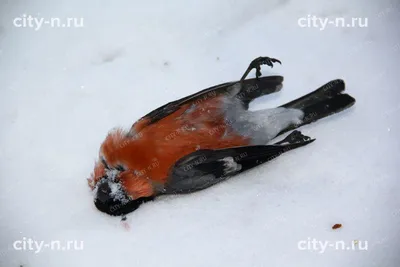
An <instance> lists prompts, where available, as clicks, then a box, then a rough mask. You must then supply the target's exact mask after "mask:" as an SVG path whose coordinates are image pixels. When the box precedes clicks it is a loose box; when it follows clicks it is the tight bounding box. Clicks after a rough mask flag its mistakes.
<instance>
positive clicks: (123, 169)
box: [115, 165, 125, 172]
mask: <svg viewBox="0 0 400 267" xmlns="http://www.w3.org/2000/svg"><path fill="white" fill-rule="evenodd" d="M115 169H117V170H118V171H120V172H123V171H125V168H124V166H122V165H117V166H116V167H115Z"/></svg>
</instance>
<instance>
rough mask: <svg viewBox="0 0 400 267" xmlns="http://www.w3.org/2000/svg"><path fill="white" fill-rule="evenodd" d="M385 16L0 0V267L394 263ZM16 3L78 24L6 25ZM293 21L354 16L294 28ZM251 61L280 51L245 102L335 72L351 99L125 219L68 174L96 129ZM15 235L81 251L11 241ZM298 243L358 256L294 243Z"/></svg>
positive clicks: (289, 0) (79, 168)
mask: <svg viewBox="0 0 400 267" xmlns="http://www.w3.org/2000/svg"><path fill="white" fill-rule="evenodd" d="M399 12H400V3H399V2H398V1H396V0H394V1H386V0H382V1H372V0H369V1H367V0H364V1H362V0H356V1H347V0H340V1H328V0H324V1H316V0H314V1H312V0H303V1H295V0H247V1H245V0H243V1H235V0H219V1H215V0H202V1H194V0H171V1H163V0H152V1H136V0H130V1H129V0H119V1H117V0H116V1H110V0H107V1H106V0H97V1H95V0H86V1H82V0H57V1H55V0H32V1H28V0H0V93H1V94H0V167H1V171H0V181H1V184H0V205H1V206H0V249H1V250H0V251H1V252H0V266H1V267H20V266H23V267H47V266H52V267H63V266H96V267H110V266H118V267H119V266H122V267H123V266H130V267H131V266H140V267H146V266H165V267H169V266H173V267H179V266H191V267H197V266H199V267H200V266H201V267H203V266H208V267H213V266H232V267H239V266H240V267H251V266H280V267H291V266H296V267H302V266H304V267H309V266H324V267H330V266H332V267H337V266H362V267H370V266H377V267H398V266H400V241H399V240H400V239H399V238H400V233H399V231H400V192H399V191H400V182H399V179H400V175H399V173H398V172H399V170H400V167H399V164H400V162H399V159H400V155H399V149H400V146H399V144H400V142H399V140H400V135H399V131H400V128H399V112H400V103H399V96H400V93H399V91H400V88H399V83H398V80H399V74H400V73H399V61H400V31H399V28H398V27H399V23H400V16H399V15H400V13H399ZM22 14H28V15H33V16H36V17H44V18H51V17H60V18H65V17H78V18H80V17H82V18H84V27H82V28H51V27H45V26H43V27H42V28H41V29H40V30H38V31H35V30H34V29H32V28H17V27H14V26H13V20H14V18H16V17H19V16H22ZM307 15H317V16H320V17H328V18H335V17H345V18H350V19H351V17H367V18H368V27H366V28H360V27H358V28H341V27H333V26H329V25H328V26H327V28H326V29H325V30H322V31H321V30H319V29H318V28H302V27H299V25H298V19H299V18H302V17H307ZM258 56H271V57H276V58H278V59H280V60H282V62H283V64H282V66H279V65H276V66H275V67H274V68H273V69H269V68H268V67H263V69H262V72H263V74H264V75H268V74H280V75H283V76H284V77H285V82H284V87H283V89H282V91H281V92H279V93H277V94H274V95H270V96H267V97H265V98H263V99H259V100H257V101H256V102H254V103H253V105H252V106H251V108H252V109H261V108H266V107H274V106H276V105H279V104H283V103H285V102H287V101H290V100H292V99H294V98H297V97H299V96H301V95H304V94H306V93H308V92H310V91H311V90H314V89H316V88H317V87H319V86H321V85H322V84H324V83H326V82H328V81H330V80H332V79H335V78H343V79H344V80H345V81H346V90H347V92H348V93H349V94H351V95H352V96H354V97H355V98H356V100H357V103H356V105H355V106H354V107H352V108H351V109H350V110H347V111H345V112H342V113H340V114H337V115H335V116H332V117H330V118H327V119H324V120H321V121H319V122H318V123H314V124H312V125H309V126H306V127H302V132H303V133H304V134H306V135H309V136H311V137H315V138H316V139H317V140H316V142H314V143H313V144H311V145H309V146H307V147H303V148H300V149H297V150H295V151H291V152H288V153H286V154H284V155H282V156H281V157H279V158H277V159H276V160H274V161H272V162H270V163H267V164H265V165H263V166H261V167H258V168H256V169H254V170H252V171H249V172H247V173H244V174H242V175H239V176H236V177H235V178H232V179H231V180H229V181H226V182H224V183H221V184H219V185H216V186H214V187H212V188H210V189H207V190H204V191H202V192H199V193H196V194H191V195H184V196H169V197H161V198H158V199H157V200H156V201H154V202H151V203H147V204H144V205H142V206H141V207H140V208H139V209H138V210H136V211H134V212H133V213H131V214H129V215H128V218H127V220H126V222H125V223H122V222H121V220H120V218H116V217H111V216H108V215H106V214H103V213H101V212H99V211H98V210H96V208H95V207H94V205H93V198H92V195H91V192H90V190H89V188H88V186H87V181H86V178H87V177H89V174H90V172H91V171H92V170H93V164H94V160H95V159H96V156H97V153H98V149H99V146H100V144H101V142H102V140H103V139H104V138H105V136H106V134H107V132H108V131H109V130H110V129H112V128H113V127H116V126H123V127H125V128H129V127H130V126H131V124H132V123H133V122H134V121H135V120H136V119H138V118H139V117H141V116H142V115H144V114H145V113H147V112H149V111H151V110H152V109H154V108H156V107H158V106H160V105H162V104H164V103H166V102H168V101H171V100H175V99H177V98H180V97H183V96H186V95H188V94H191V93H194V92H196V91H198V90H200V89H203V88H205V87H208V86H211V85H214V84H219V83H223V82H227V81H232V80H237V79H239V78H240V77H241V75H242V74H243V72H244V70H245V69H246V68H247V66H248V64H249V62H250V61H251V60H252V59H254V58H255V57H258ZM252 76H254V72H252ZM335 223H341V224H342V228H340V229H337V230H332V225H334V224H335ZM24 237H25V238H32V239H34V240H37V241H44V242H50V241H52V240H60V241H62V242H64V241H67V240H78V241H83V242H84V248H83V250H79V251H53V250H50V249H43V250H42V251H41V252H40V253H35V252H34V251H29V250H25V251H22V250H21V251H17V250H15V249H14V248H13V243H14V242H15V241H17V240H22V239H23V238H24ZM308 238H310V239H314V238H315V239H317V240H322V241H338V240H343V241H345V242H347V243H351V242H352V241H353V240H360V241H368V250H363V251H353V250H349V251H348V250H334V249H332V248H327V249H326V251H325V252H324V253H319V252H318V251H315V250H299V249H298V242H299V241H301V240H308Z"/></svg>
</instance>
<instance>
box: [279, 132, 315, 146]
mask: <svg viewBox="0 0 400 267" xmlns="http://www.w3.org/2000/svg"><path fill="white" fill-rule="evenodd" d="M309 140H311V138H310V137H308V136H306V135H303V134H302V133H301V132H300V131H297V130H295V131H293V132H292V133H291V134H289V135H288V136H286V138H285V139H283V140H282V141H280V142H278V143H276V144H283V143H289V144H294V143H302V142H307V141H309Z"/></svg>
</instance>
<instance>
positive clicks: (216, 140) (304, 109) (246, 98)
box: [88, 57, 355, 216]
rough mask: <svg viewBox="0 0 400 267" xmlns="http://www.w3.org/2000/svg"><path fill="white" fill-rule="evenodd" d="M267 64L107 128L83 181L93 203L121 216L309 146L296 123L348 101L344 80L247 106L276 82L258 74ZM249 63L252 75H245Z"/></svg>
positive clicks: (262, 60)
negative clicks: (265, 105) (124, 125)
mask: <svg viewBox="0 0 400 267" xmlns="http://www.w3.org/2000/svg"><path fill="white" fill-rule="evenodd" d="M274 63H281V62H280V61H279V60H277V59H275V58H270V57H259V58H256V59H255V60H253V61H252V62H251V63H250V65H249V67H248V68H247V69H246V71H245V73H244V74H243V76H242V77H241V79H240V80H238V81H234V82H227V83H223V84H219V85H216V86H213V87H210V88H207V89H204V90H202V91H200V92H198V93H195V94H192V95H189V96H186V97H183V98H181V99H179V100H176V101H173V102H170V103H167V104H165V105H164V106H162V107H159V108H157V109H155V110H154V111H152V112H150V113H148V114H147V115H145V116H144V117H142V118H141V119H139V120H138V121H137V122H135V123H134V124H133V126H132V127H131V128H130V129H129V130H123V129H119V128H117V129H114V130H112V131H111V132H110V133H109V134H108V135H107V137H106V138H105V140H104V142H103V143H102V144H101V147H100V151H99V156H98V160H97V161H96V163H95V166H94V171H93V172H92V174H91V177H90V178H89V179H88V182H89V186H90V188H91V189H92V190H93V194H94V204H95V206H96V207H97V209H98V210H100V211H102V212H105V213H107V214H110V215H114V216H119V215H125V214H127V213H129V212H132V211H134V210H135V209H137V208H138V207H139V206H140V205H141V204H142V203H144V202H146V201H150V200H153V199H154V198H155V197H157V196H159V195H164V194H184V193H191V192H195V191H198V190H202V189H205V188H208V187H210V186H212V185H215V184H217V183H219V182H221V181H224V180H226V179H227V178H229V177H232V176H234V175H236V174H239V173H241V172H243V171H246V170H249V169H251V168H253V167H256V166H258V165H260V164H262V163H265V162H267V161H269V160H272V159H274V158H276V157H278V156H279V155H281V154H282V153H285V152H287V151H289V150H292V149H295V148H298V147H302V146H305V145H308V144H310V143H311V142H313V141H314V140H315V139H311V138H309V137H308V136H305V135H303V134H302V133H301V132H299V131H298V130H295V129H296V128H298V127H300V126H303V125H305V124H309V123H312V122H315V121H317V120H319V119H321V118H324V117H327V116H329V115H332V114H334V113H337V112H340V111H342V110H344V109H347V108H349V107H351V106H352V105H353V104H354V103H355V99H354V98H353V97H351V96H350V95H348V94H345V93H344V90H345V84H344V81H343V80H340V79H337V80H333V81H330V82H329V83H327V84H325V85H323V86H321V87H320V88H318V89H317V90H315V91H313V92H311V93H309V94H307V95H305V96H303V97H300V98H298V99H296V100H293V101H291V102H289V103H286V104H284V105H281V106H279V107H276V108H270V109H263V110H257V111H250V110H248V108H249V103H250V102H251V101H252V100H254V99H256V98H258V97H260V96H263V95H267V94H271V93H274V92H277V91H279V90H280V89H281V88H282V82H283V77H282V76H267V77H261V71H260V69H261V65H268V66H270V67H273V64H274ZM252 69H256V77H255V78H251V79H246V77H247V76H248V74H249V73H250V72H251V70H252ZM292 130H293V131H292ZM288 131H292V132H291V133H290V134H289V135H287V136H286V137H285V138H284V139H283V140H281V141H279V142H275V143H272V144H270V142H271V140H272V139H274V138H276V137H277V136H280V135H282V134H284V133H287V132H288Z"/></svg>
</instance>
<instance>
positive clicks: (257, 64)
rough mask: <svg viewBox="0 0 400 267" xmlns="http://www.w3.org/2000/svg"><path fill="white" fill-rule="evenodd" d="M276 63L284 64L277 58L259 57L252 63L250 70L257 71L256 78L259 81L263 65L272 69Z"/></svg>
mask: <svg viewBox="0 0 400 267" xmlns="http://www.w3.org/2000/svg"><path fill="white" fill-rule="evenodd" d="M274 63H279V64H282V62H281V61H280V60H279V59H276V58H271V57H258V58H256V59H254V60H253V61H252V62H251V63H250V66H249V68H250V69H256V78H257V79H258V78H259V77H260V76H261V65H267V66H270V67H271V68H273V67H274Z"/></svg>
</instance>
